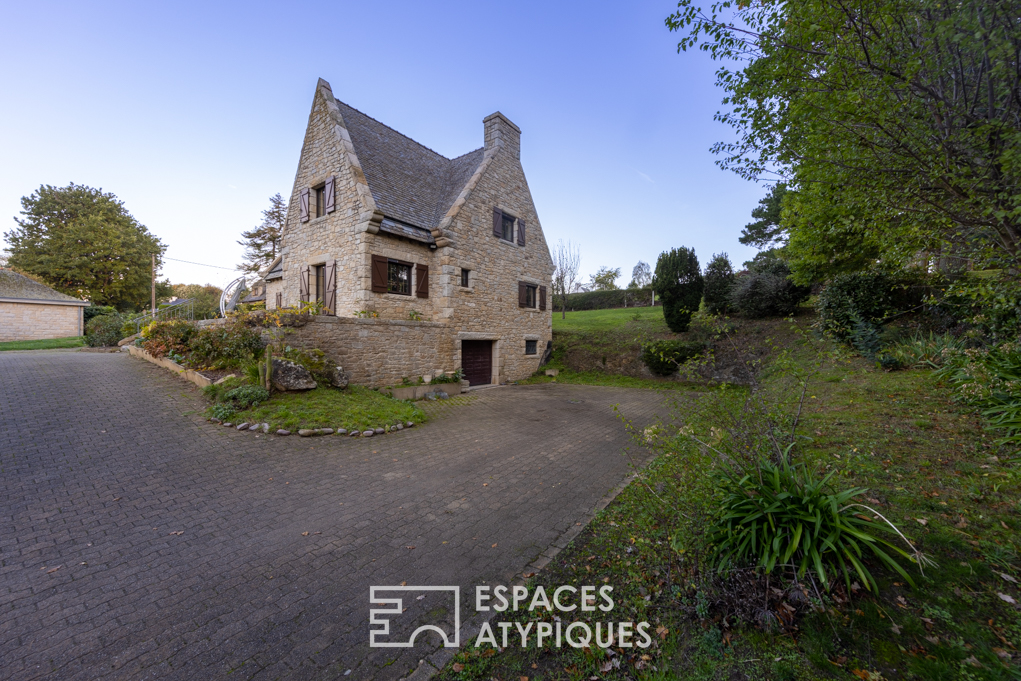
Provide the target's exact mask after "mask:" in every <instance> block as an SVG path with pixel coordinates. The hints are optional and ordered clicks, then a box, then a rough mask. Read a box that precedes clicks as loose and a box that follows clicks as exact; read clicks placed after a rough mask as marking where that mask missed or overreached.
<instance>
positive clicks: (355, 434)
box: [348, 430, 361, 437]
mask: <svg viewBox="0 0 1021 681" xmlns="http://www.w3.org/2000/svg"><path fill="white" fill-rule="evenodd" d="M359 435H361V433H359V432H358V431H357V430H352V431H351V432H350V433H348V437H358V436H359Z"/></svg>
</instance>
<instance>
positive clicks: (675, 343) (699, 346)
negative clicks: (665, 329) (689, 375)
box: [642, 340, 706, 376]
mask: <svg viewBox="0 0 1021 681" xmlns="http://www.w3.org/2000/svg"><path fill="white" fill-rule="evenodd" d="M705 348H706V346H705V344H704V343H693V342H691V341H680V340H663V341H655V342H653V343H648V344H647V345H645V346H643V347H642V361H643V362H645V366H647V367H649V371H651V372H652V373H654V374H656V375H657V376H669V375H671V374H675V373H677V368H678V367H679V366H680V365H681V364H683V363H684V362H687V361H688V360H689V359H692V358H693V357H697V356H698V355H700V354H702V353H703V352H705Z"/></svg>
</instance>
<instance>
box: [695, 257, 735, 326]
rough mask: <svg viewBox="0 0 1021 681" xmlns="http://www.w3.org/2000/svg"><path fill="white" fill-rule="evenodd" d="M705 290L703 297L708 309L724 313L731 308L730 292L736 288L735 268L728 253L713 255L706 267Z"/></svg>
mask: <svg viewBox="0 0 1021 681" xmlns="http://www.w3.org/2000/svg"><path fill="white" fill-rule="evenodd" d="M704 278H705V290H704V291H703V292H702V298H703V300H705V306H706V309H707V310H708V311H709V312H710V313H712V314H724V313H725V312H728V311H729V310H730V292H731V290H733V288H734V283H735V279H734V268H733V267H732V266H731V264H730V258H728V257H727V254H726V253H719V254H717V255H714V256H713V259H712V260H710V261H709V264H708V265H706V268H705V276H704Z"/></svg>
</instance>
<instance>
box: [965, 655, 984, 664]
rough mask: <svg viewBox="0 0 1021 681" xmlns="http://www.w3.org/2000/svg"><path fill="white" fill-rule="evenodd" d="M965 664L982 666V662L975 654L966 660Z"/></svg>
mask: <svg viewBox="0 0 1021 681" xmlns="http://www.w3.org/2000/svg"><path fill="white" fill-rule="evenodd" d="M964 664H970V665H971V666H972V667H981V666H982V663H981V662H979V661H978V660H977V659H976V658H975V656H974V655H972V656H971V657H969V658H966V659H965V660H964Z"/></svg>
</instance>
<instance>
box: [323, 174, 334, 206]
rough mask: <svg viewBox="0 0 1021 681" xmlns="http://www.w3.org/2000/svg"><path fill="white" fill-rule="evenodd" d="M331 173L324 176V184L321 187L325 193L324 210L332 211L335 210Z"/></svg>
mask: <svg viewBox="0 0 1021 681" xmlns="http://www.w3.org/2000/svg"><path fill="white" fill-rule="evenodd" d="M333 179H334V178H333V175H330V176H329V177H328V178H326V185H325V186H324V187H323V191H324V192H325V193H326V212H327V213H332V212H333V211H335V210H337V201H336V193H335V192H334V189H333Z"/></svg>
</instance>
